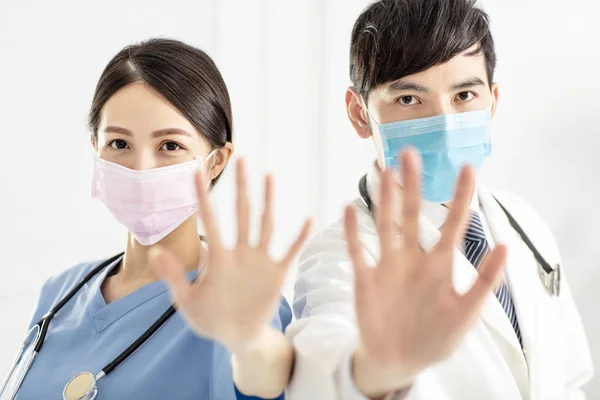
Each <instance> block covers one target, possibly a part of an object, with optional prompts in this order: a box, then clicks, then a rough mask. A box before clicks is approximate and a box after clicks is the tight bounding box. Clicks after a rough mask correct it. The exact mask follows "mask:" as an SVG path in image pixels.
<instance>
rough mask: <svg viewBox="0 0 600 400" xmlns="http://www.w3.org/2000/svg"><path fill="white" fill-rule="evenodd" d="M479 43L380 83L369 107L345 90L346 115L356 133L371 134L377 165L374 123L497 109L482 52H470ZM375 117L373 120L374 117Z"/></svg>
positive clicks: (380, 154)
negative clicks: (410, 73) (423, 68)
mask: <svg viewBox="0 0 600 400" xmlns="http://www.w3.org/2000/svg"><path fill="white" fill-rule="evenodd" d="M478 46H479V45H475V46H474V47H472V48H470V49H468V50H467V51H465V52H463V53H462V54H459V55H457V56H456V57H454V58H453V59H451V60H450V61H448V62H447V63H444V64H440V65H436V66H434V67H431V68H429V69H427V70H425V71H423V72H419V73H417V74H413V75H409V76H405V77H404V78H402V79H399V80H396V81H391V82H387V83H384V84H381V85H379V86H377V87H375V88H373V90H371V92H370V93H369V96H368V108H369V113H370V115H371V117H372V118H369V116H368V114H367V113H366V110H365V109H364V106H365V104H364V99H363V98H362V97H361V96H360V95H359V94H358V93H357V92H356V91H355V90H354V89H353V88H349V89H348V92H347V93H346V106H347V111H348V116H349V118H350V121H351V122H352V125H353V126H354V128H355V129H356V131H357V133H358V134H359V136H361V137H363V138H367V137H370V136H371V135H372V134H373V135H374V137H373V139H374V140H375V145H376V147H377V153H378V159H379V162H380V166H383V150H382V146H381V138H380V137H378V135H379V134H378V133H377V130H373V131H372V130H371V126H372V125H373V124H375V123H376V122H377V123H380V124H385V123H388V122H396V121H405V120H411V119H419V118H427V117H433V116H436V115H441V114H456V113H462V112H467V111H478V110H485V109H487V108H491V109H492V116H493V115H494V113H495V110H496V103H497V100H498V86H497V85H496V84H495V83H494V84H493V85H492V88H491V90H490V85H489V83H488V79H487V73H486V67H485V57H484V55H483V53H478V54H476V55H470V54H469V53H472V52H473V51H475V50H476V49H477V48H478ZM373 119H375V121H374V120H373Z"/></svg>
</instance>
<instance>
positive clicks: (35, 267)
mask: <svg viewBox="0 0 600 400" xmlns="http://www.w3.org/2000/svg"><path fill="white" fill-rule="evenodd" d="M366 4H367V0H304V1H283V0H279V1H275V0H251V1H244V0H239V1H236V0H197V1H191V0H170V1H169V2H164V1H158V0H144V1H142V0H130V1H127V2H123V1H120V0H105V1H103V2H91V1H75V0H60V1H52V2H48V1H44V0H0V228H1V229H0V260H1V261H0V321H1V322H0V375H1V376H4V372H5V371H6V369H7V368H8V365H9V362H10V361H11V360H12V357H13V356H14V352H15V350H16V348H17V345H18V343H19V342H20V340H21V337H22V334H23V330H24V327H25V326H26V324H27V323H28V321H29V318H30V314H31V311H32V307H33V306H34V303H35V300H36V296H37V293H38V290H39V288H40V286H41V284H42V283H43V281H44V280H45V279H46V278H47V277H48V276H49V275H51V274H53V273H56V272H59V271H61V270H63V269H65V268H67V267H69V266H71V265H73V264H75V263H77V262H80V261H82V260H88V259H97V258H102V257H106V256H109V255H111V254H113V253H115V252H118V251H120V250H121V249H122V246H123V241H124V232H123V229H122V228H121V227H120V226H118V225H117V224H116V223H115V222H113V220H112V218H111V216H110V215H109V214H108V212H107V211H106V210H104V208H103V207H102V206H101V205H100V204H97V203H95V202H93V201H92V200H91V199H90V197H89V189H90V184H89V180H90V179H89V177H90V167H91V165H90V155H91V148H90V145H89V140H88V132H87V131H86V125H85V116H86V112H87V109H88V107H89V105H90V101H91V98H92V94H93V90H94V87H95V84H96V80H97V78H98V77H99V75H100V73H101V71H102V69H103V68H104V66H105V64H106V63H107V62H108V61H109V59H110V58H111V57H112V56H113V55H114V54H115V53H116V52H117V51H118V50H119V49H120V48H121V47H123V46H124V45H126V44H129V43H131V42H134V41H138V40H141V39H144V38H147V37H150V36H157V35H164V36H171V37H175V38H179V39H183V40H185V41H187V42H189V43H191V44H194V45H197V46H199V47H201V48H203V49H205V50H206V51H208V52H209V54H211V55H212V56H213V57H214V59H215V61H216V62H217V64H218V66H219V67H220V69H221V71H222V73H223V75H224V77H225V80H226V82H227V84H228V86H229V89H230V92H231V96H232V101H233V106H234V119H235V146H236V149H237V154H243V155H244V156H246V157H247V159H248V163H249V167H250V171H251V174H252V176H253V177H254V179H253V183H254V186H253V188H254V189H253V198H254V199H255V202H254V203H255V204H258V201H259V199H260V193H261V183H262V181H261V180H260V179H259V177H261V176H262V174H264V173H265V172H266V171H274V172H275V174H276V178H277V179H276V180H277V191H276V193H277V210H276V213H277V227H278V231H277V233H278V234H277V235H276V239H275V243H274V252H275V253H281V251H282V249H283V247H284V245H286V244H287V243H288V242H289V240H290V239H291V237H292V236H293V235H294V234H295V233H296V231H297V229H298V228H299V226H300V224H301V220H302V218H303V216H305V215H312V216H314V217H315V218H316V221H317V225H318V227H323V226H324V225H325V224H328V223H330V222H332V221H334V220H335V219H337V218H338V216H339V215H340V211H341V209H342V206H343V205H344V204H345V203H346V202H348V201H349V200H350V199H352V198H354V197H355V196H356V182H357V179H358V177H360V175H361V174H362V173H363V172H365V170H366V168H367V166H368V165H369V163H370V160H371V159H372V155H373V153H372V149H371V144H370V143H369V142H366V141H361V140H360V139H358V137H357V136H356V135H355V134H354V133H353V131H352V129H351V127H350V124H349V123H348V122H347V118H346V115H345V110H344V90H345V88H346V87H347V86H348V84H349V79H348V46H349V38H350V30H351V27H352V24H353V22H354V19H355V18H356V17H357V16H358V14H359V12H360V11H361V10H362V9H363V7H364V6H365V5H366ZM484 5H485V6H486V9H487V10H488V12H489V13H490V14H491V17H492V23H493V25H492V29H493V32H494V35H495V38H496V41H497V52H498V55H499V64H498V72H497V79H496V80H497V81H498V82H499V84H500V87H501V103H500V108H499V112H498V114H497V120H496V122H495V125H494V132H495V137H494V139H495V151H494V155H493V157H492V159H491V161H490V163H489V164H488V165H487V167H486V170H485V171H484V181H485V182H486V183H487V185H488V186H491V187H493V188H501V189H511V190H514V191H516V192H518V193H520V194H521V195H522V196H523V197H524V198H526V199H527V200H529V201H530V202H531V203H533V204H534V205H535V207H536V208H537V209H538V210H539V212H540V213H541V214H542V215H543V216H544V217H545V218H546V219H547V221H548V222H549V224H550V225H551V227H552V229H553V231H554V232H555V234H556V235H557V237H558V240H559V242H560V245H561V247H562V250H563V254H564V258H565V263H566V265H565V268H566V269H567V271H568V275H569V278H570V282H571V286H572V289H573V291H574V293H575V297H576V301H577V303H578V304H579V307H580V311H581V315H582V317H583V320H584V323H585V326H586V329H587V333H588V335H589V338H590V341H591V345H592V350H593V353H594V357H595V364H596V366H597V367H598V366H600V319H599V318H598V313H599V311H598V306H599V305H600V295H598V288H597V287H598V284H599V283H600V268H598V266H599V265H600V246H599V245H598V242H599V241H600V234H599V233H598V231H597V227H598V224H600V212H599V211H598V208H599V207H600V181H599V180H598V177H597V171H598V170H599V169H600V161H598V160H599V157H598V155H597V154H598V149H599V148H600V129H599V128H598V123H597V122H596V121H597V118H598V116H600V101H599V100H598V99H599V97H598V96H599V93H600V72H598V71H600V69H599V66H600V50H599V49H600V46H599V45H598V42H599V40H600V29H599V28H598V25H597V21H596V19H595V16H596V15H598V11H599V8H600V7H599V6H598V5H597V2H595V1H594V0H571V1H569V2H567V3H564V4H560V3H557V2H551V1H547V0H486V1H485V3H484ZM230 172H231V171H230ZM215 201H216V202H217V204H218V207H219V215H220V218H221V221H222V222H223V224H224V226H225V227H228V228H231V227H233V222H234V220H233V218H232V215H233V212H232V211H233V208H232V205H233V202H232V180H231V173H228V174H227V175H226V177H225V179H224V180H223V181H222V182H221V183H220V185H219V186H218V188H217V190H216V193H215ZM226 234H227V235H228V237H229V238H231V231H229V232H227V230H226ZM290 293H291V284H290V285H288V286H287V288H286V294H287V295H290ZM597 382H598V380H596V381H594V382H592V384H590V385H589V386H588V387H587V392H588V395H589V398H592V399H595V398H600V385H599V384H598V383H597Z"/></svg>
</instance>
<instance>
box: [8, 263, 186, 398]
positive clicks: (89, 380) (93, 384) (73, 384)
mask: <svg viewBox="0 0 600 400" xmlns="http://www.w3.org/2000/svg"><path fill="white" fill-rule="evenodd" d="M122 256H123V253H119V254H117V255H115V256H113V257H111V258H109V259H108V260H106V261H104V262H102V263H101V264H99V265H98V266H97V267H95V268H94V269H93V270H91V271H90V272H89V273H88V274H87V275H86V276H85V277H84V278H83V279H82V280H81V281H80V282H79V283H78V284H77V286H75V287H74V288H73V289H71V291H70V292H69V293H67V295H66V296H65V297H64V298H63V299H62V300H61V301H60V302H59V303H58V304H57V305H55V306H54V307H53V308H52V309H51V310H50V311H49V312H48V313H46V315H44V316H43V317H42V319H40V320H39V321H38V322H37V323H36V324H34V325H33V327H32V328H31V329H30V330H29V331H28V332H27V335H26V336H25V340H24V341H23V344H22V346H21V349H20V350H19V353H18V354H17V357H16V359H15V361H14V363H13V365H12V367H11V369H10V370H9V372H8V375H7V376H6V378H5V379H4V381H3V383H2V386H0V398H3V397H2V396H3V394H4V391H5V389H6V387H7V386H8V383H9V382H10V380H11V378H12V376H13V373H14V372H15V369H16V368H17V366H18V365H19V364H20V362H21V358H22V357H23V353H24V352H25V348H26V347H27V346H28V345H29V344H30V343H31V338H32V337H35V339H34V341H33V350H32V352H31V355H30V356H29V358H28V359H27V361H26V363H25V366H24V368H23V371H22V372H21V374H20V375H19V378H18V379H17V381H16V383H15V385H14V388H13V391H12V393H11V395H10V397H9V399H10V400H13V399H14V398H15V397H16V395H17V392H18V390H19V388H20V387H21V384H22V383H23V379H25V375H26V374H27V372H28V371H29V369H30V368H31V365H32V364H33V361H34V360H35V358H36V356H37V355H38V354H39V352H40V351H41V350H42V347H43V345H44V341H45V339H46V335H47V333H48V326H49V325H50V322H51V321H52V319H53V318H54V316H55V315H56V314H57V313H58V312H59V311H60V310H61V309H62V308H63V307H64V306H65V304H67V303H68V302H69V300H71V298H73V296H75V294H77V292H78V291H79V290H80V289H81V288H82V287H83V286H84V285H85V284H86V283H87V282H89V281H90V280H91V279H92V278H93V277H94V276H95V275H96V274H98V273H99V272H100V271H102V270H103V269H104V268H106V267H108V266H110V265H112V264H113V263H114V262H115V261H117V260H118V259H119V258H121V257H122ZM173 314H175V307H174V306H173V305H171V306H170V307H169V308H168V309H167V311H165V312H164V313H163V314H162V315H161V316H160V317H158V319H157V320H156V321H155V322H154V323H153V324H152V325H151V326H150V327H149V328H148V329H147V330H146V331H145V332H144V333H142V334H141V335H140V336H139V337H138V338H137V339H136V340H135V341H134V342H133V343H131V345H129V347H127V348H126V349H125V350H123V352H122V353H121V354H119V355H118V356H117V357H115V358H114V359H113V360H112V361H111V362H109V363H108V364H106V366H104V368H102V370H101V371H100V372H99V373H98V374H97V375H94V374H92V373H91V372H82V373H79V374H77V375H75V376H74V377H73V378H72V379H71V380H70V381H69V382H68V383H67V384H66V385H65V388H64V391H63V400H94V399H95V398H96V397H97V395H98V386H97V381H98V380H99V379H101V378H102V377H104V376H106V375H108V374H110V373H111V372H112V371H113V370H114V369H115V368H117V367H118V366H119V365H120V364H121V363H123V362H124V361H125V360H126V359H127V358H129V356H131V355H132V354H133V353H134V352H135V351H136V350H137V349H139V348H140V347H141V346H142V345H143V344H144V343H145V342H146V341H147V340H148V339H150V337H151V336H152V335H154V333H156V331H157V330H158V329H159V328H160V327H161V326H163V325H164V324H165V322H167V321H168V320H169V318H171V316H172V315H173ZM33 335H34V336H33Z"/></svg>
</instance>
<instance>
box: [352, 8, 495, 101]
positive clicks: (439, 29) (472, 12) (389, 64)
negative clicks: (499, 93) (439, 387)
mask: <svg viewBox="0 0 600 400" xmlns="http://www.w3.org/2000/svg"><path fill="white" fill-rule="evenodd" d="M489 22H490V21H489V16H488V15H487V14H486V13H485V12H484V11H483V10H481V9H480V8H477V7H476V1H475V0H380V1H376V2H374V3H372V4H370V5H369V6H368V7H367V8H366V9H365V10H364V11H363V12H362V14H361V15H360V16H359V17H358V19H357V20H356V23H355V24H354V28H353V29H352V40H351V46H350V79H351V80H352V84H353V85H354V88H355V89H356V90H357V91H358V93H359V94H360V95H362V96H363V97H365V98H366V97H367V96H368V94H369V92H370V91H371V89H373V88H374V87H376V86H378V85H380V84H383V83H386V82H391V81H395V80H398V79H401V78H403V77H405V76H408V75H411V74H415V73H418V72H422V71H425V70H426V69H428V68H430V67H433V66H435V65H439V64H442V63H445V62H447V61H449V60H450V59H452V58H453V57H455V56H457V55H458V54H460V53H462V52H464V51H466V50H467V49H469V48H471V47H472V46H474V45H475V44H478V43H479V48H478V51H477V52H476V54H477V53H483V54H484V56H485V61H486V70H487V71H486V72H487V78H488V82H489V84H490V87H491V84H492V80H493V76H494V69H495V67H496V54H495V52H494V40H493V38H492V34H491V32H490V28H489Z"/></svg>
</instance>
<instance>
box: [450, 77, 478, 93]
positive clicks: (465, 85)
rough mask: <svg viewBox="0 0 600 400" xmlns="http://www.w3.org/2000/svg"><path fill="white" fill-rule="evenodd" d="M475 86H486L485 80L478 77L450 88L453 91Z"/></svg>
mask: <svg viewBox="0 0 600 400" xmlns="http://www.w3.org/2000/svg"><path fill="white" fill-rule="evenodd" d="M475 86H485V82H484V81H483V79H481V78H478V77H476V76H473V77H470V78H467V79H465V80H464V81H462V82H459V83H456V84H454V85H452V86H451V87H450V89H451V90H460V89H468V88H472V87H475Z"/></svg>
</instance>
